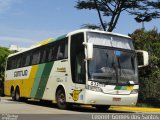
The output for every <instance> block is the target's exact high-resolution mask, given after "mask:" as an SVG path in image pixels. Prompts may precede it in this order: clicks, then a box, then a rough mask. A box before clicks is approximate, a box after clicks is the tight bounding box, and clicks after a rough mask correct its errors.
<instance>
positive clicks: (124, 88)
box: [114, 86, 127, 90]
mask: <svg viewBox="0 0 160 120" xmlns="http://www.w3.org/2000/svg"><path fill="white" fill-rule="evenodd" d="M114 90H127V86H116V87H115V88H114Z"/></svg>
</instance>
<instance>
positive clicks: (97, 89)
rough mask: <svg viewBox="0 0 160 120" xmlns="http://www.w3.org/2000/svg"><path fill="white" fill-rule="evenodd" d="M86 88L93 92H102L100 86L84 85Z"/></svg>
mask: <svg viewBox="0 0 160 120" xmlns="http://www.w3.org/2000/svg"><path fill="white" fill-rule="evenodd" d="M86 89H88V90H92V91H95V92H103V90H102V88H100V87H97V86H91V85H86Z"/></svg>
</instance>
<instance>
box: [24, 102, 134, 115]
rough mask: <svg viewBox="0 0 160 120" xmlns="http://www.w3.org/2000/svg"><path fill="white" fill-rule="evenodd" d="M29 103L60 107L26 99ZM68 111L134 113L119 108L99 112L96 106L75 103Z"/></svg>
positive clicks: (50, 103)
mask: <svg viewBox="0 0 160 120" xmlns="http://www.w3.org/2000/svg"><path fill="white" fill-rule="evenodd" d="M26 103H27V104H31V105H38V106H43V107H48V108H54V109H58V108H57V106H56V104H53V103H52V102H50V101H32V100H28V101H26ZM68 111H73V112H82V113H86V112H88V113H106V112H107V113H134V112H131V111H119V110H107V111H104V112H99V111H97V110H96V109H95V108H94V107H92V108H90V107H82V106H79V105H74V106H73V107H71V108H69V109H68Z"/></svg>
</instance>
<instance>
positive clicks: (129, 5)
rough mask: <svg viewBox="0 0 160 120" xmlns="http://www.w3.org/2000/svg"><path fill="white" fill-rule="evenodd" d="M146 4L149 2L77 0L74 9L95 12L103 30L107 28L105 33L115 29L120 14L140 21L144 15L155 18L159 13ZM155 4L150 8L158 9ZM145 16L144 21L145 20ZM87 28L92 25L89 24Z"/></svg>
mask: <svg viewBox="0 0 160 120" xmlns="http://www.w3.org/2000/svg"><path fill="white" fill-rule="evenodd" d="M148 4H149V2H146V0H78V1H77V4H76V6H75V7H76V8H77V9H89V10H96V11H97V12H98V16H99V19H100V23H101V26H102V28H103V30H106V27H107V31H109V32H112V31H113V29H115V27H116V24H117V22H118V20H119V17H120V15H121V14H122V12H128V13H129V14H130V15H136V16H137V17H136V19H141V18H142V17H141V16H142V15H143V16H144V15H145V14H144V13H146V14H147V15H150V16H151V15H152V18H156V16H158V15H159V13H158V12H156V11H154V10H153V7H148V6H147V5H148ZM155 4H156V2H152V6H153V5H154V6H155V7H156V8H157V7H159V4H158V3H157V4H156V5H155ZM150 6H151V5H150ZM150 9H152V12H151V13H149V12H148V11H149V10H150ZM157 9H158V8H157ZM102 15H103V17H106V18H107V19H108V22H104V20H102V19H103V17H102ZM147 15H146V17H145V19H146V18H147ZM147 20H149V19H147ZM137 22H138V20H137ZM89 26H92V25H91V24H89Z"/></svg>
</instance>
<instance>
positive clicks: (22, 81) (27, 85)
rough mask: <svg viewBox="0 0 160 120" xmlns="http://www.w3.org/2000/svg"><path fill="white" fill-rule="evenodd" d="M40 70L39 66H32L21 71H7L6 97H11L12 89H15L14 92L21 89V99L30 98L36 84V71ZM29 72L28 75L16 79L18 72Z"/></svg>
mask: <svg viewBox="0 0 160 120" xmlns="http://www.w3.org/2000/svg"><path fill="white" fill-rule="evenodd" d="M37 69H38V65H34V66H32V67H31V66H30V67H25V68H21V69H14V70H10V71H6V76H8V77H6V78H5V87H4V89H5V95H8V96H10V95H11V94H10V92H11V87H12V86H13V87H14V90H15V89H16V87H17V86H18V87H19V90H20V96H21V97H30V92H31V89H32V86H33V82H34V77H35V74H36V71H37ZM25 70H27V71H28V72H27V75H26V76H24V77H22V76H20V77H15V76H14V74H15V72H16V71H25Z"/></svg>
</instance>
